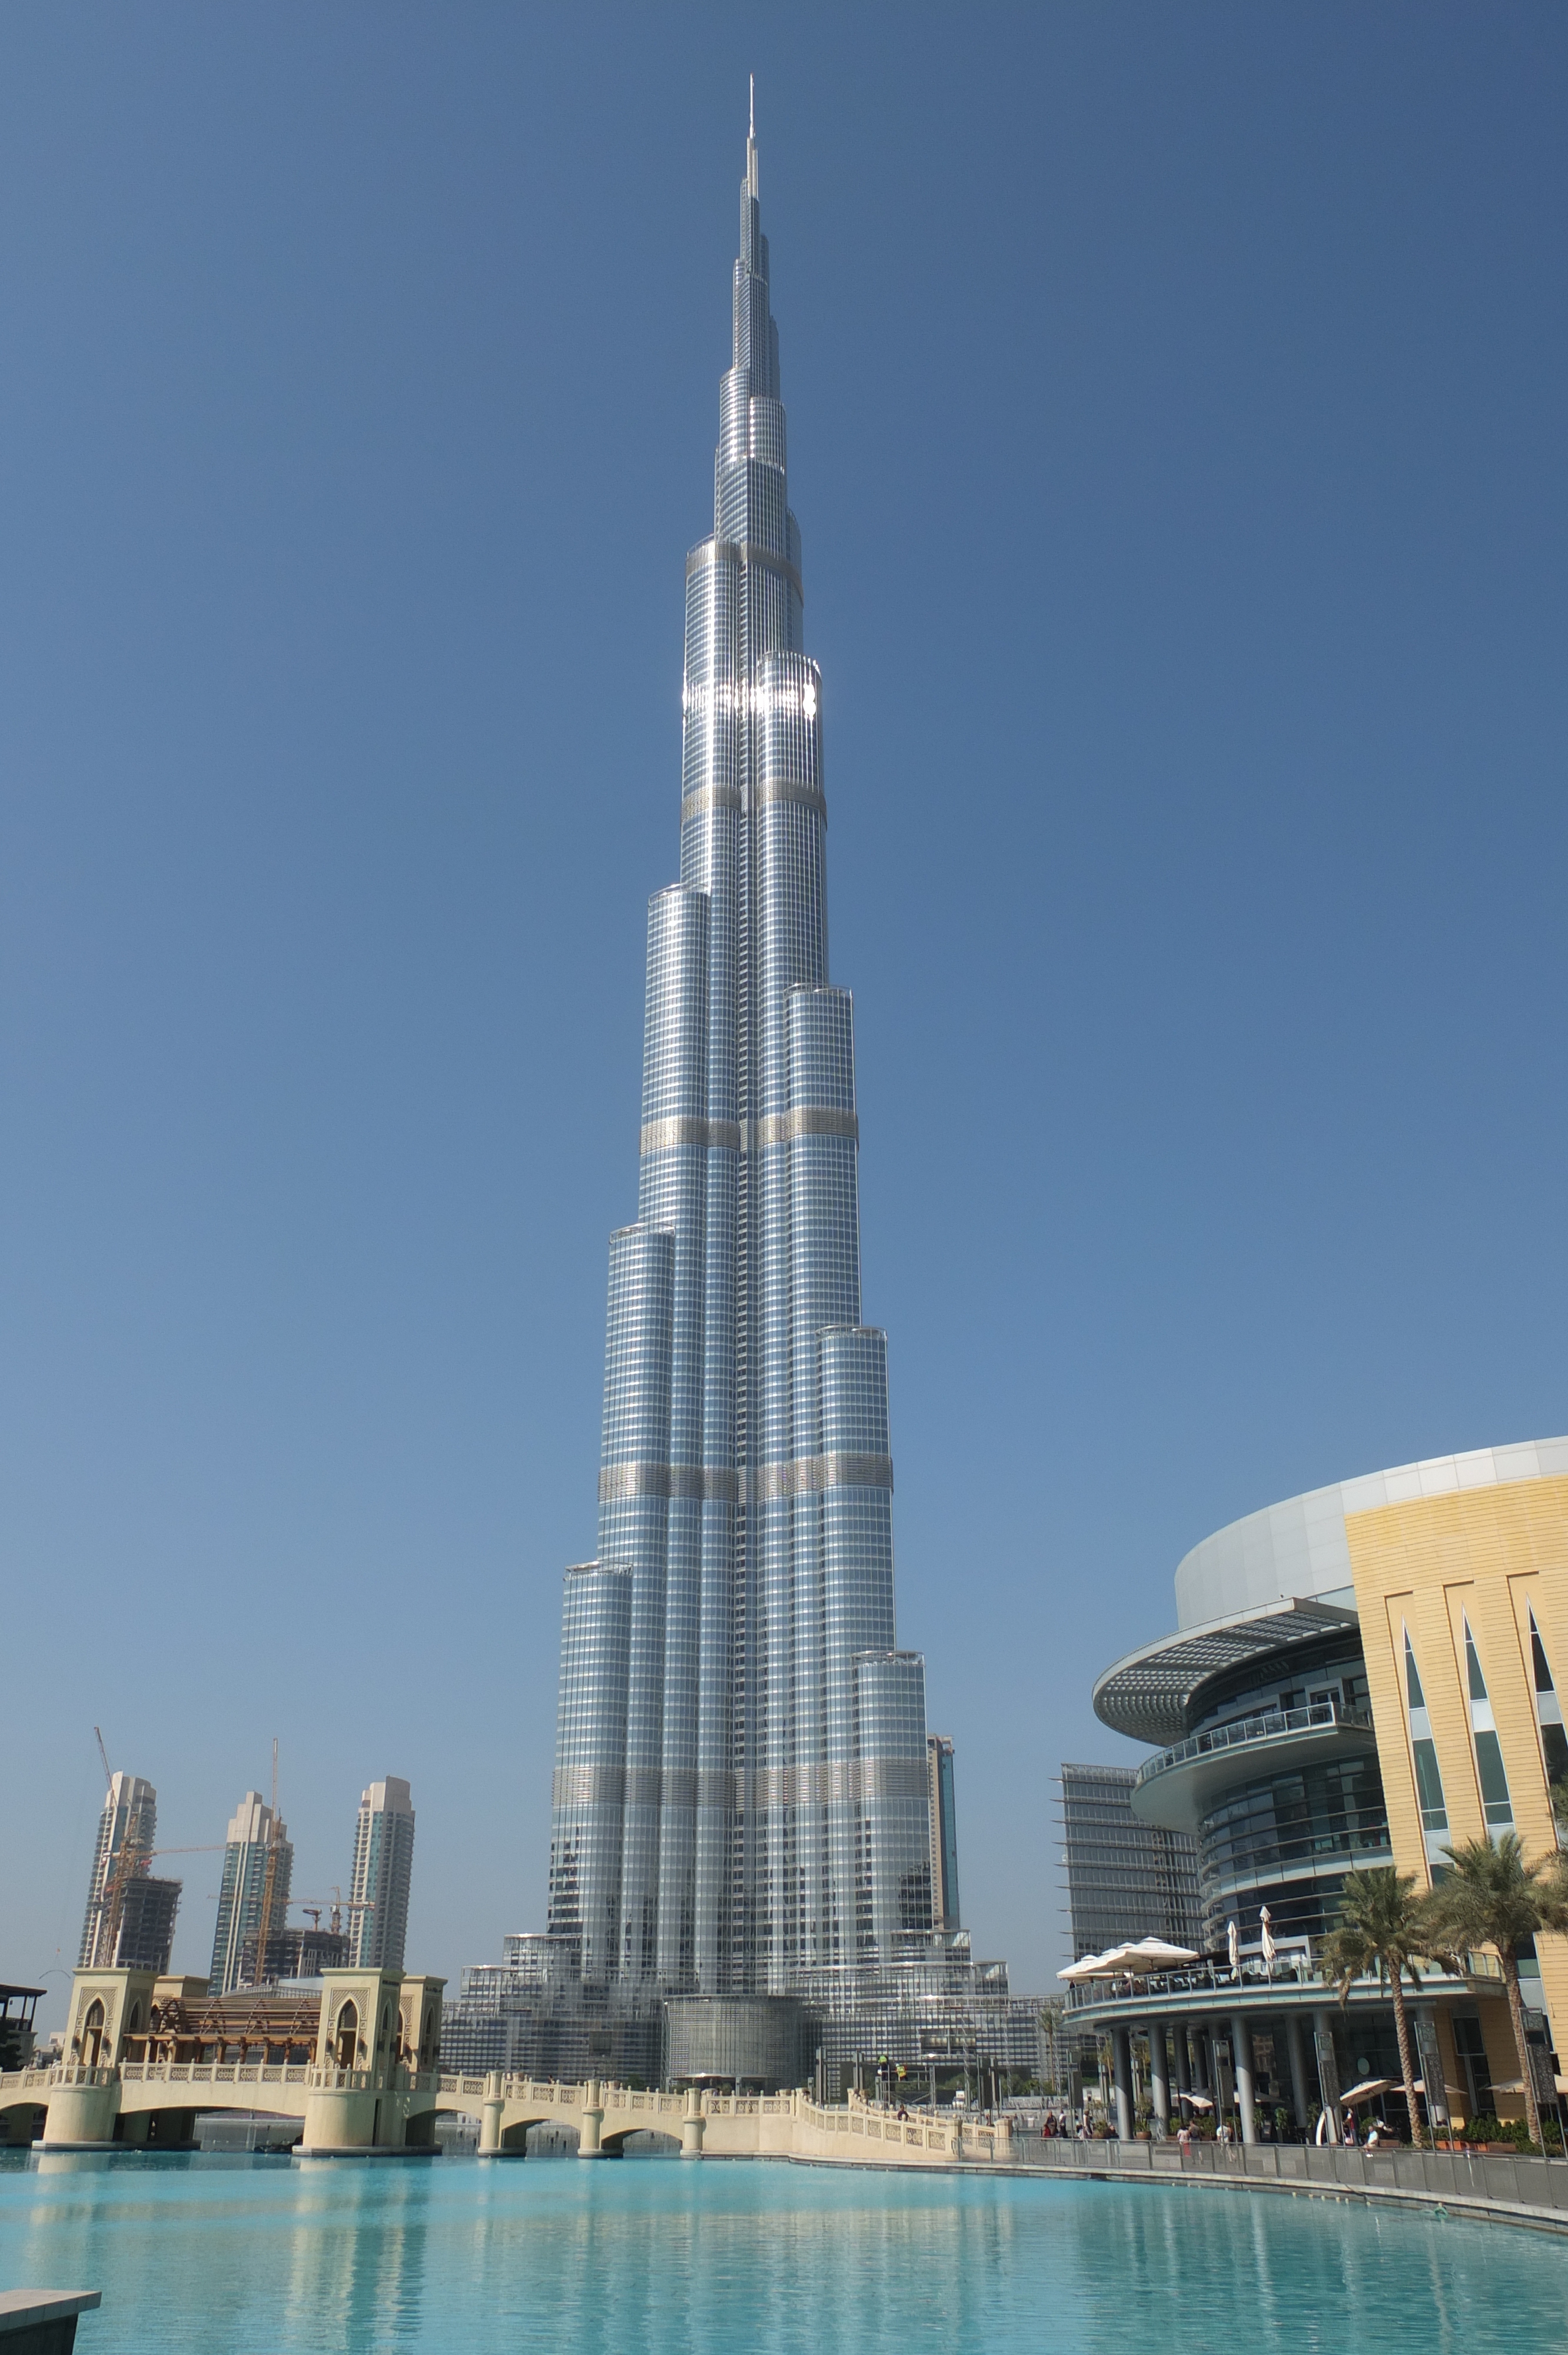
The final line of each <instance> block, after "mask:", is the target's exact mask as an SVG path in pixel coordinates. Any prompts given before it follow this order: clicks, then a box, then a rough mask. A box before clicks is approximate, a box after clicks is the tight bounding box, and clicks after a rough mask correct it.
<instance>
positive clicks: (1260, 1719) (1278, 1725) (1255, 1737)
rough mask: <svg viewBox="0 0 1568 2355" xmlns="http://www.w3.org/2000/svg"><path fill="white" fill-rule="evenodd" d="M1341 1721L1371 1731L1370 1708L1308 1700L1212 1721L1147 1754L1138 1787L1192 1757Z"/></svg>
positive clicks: (1205, 1755) (1312, 1729) (1241, 1747)
mask: <svg viewBox="0 0 1568 2355" xmlns="http://www.w3.org/2000/svg"><path fill="white" fill-rule="evenodd" d="M1334 1725H1342V1726H1345V1727H1347V1728H1348V1729H1349V1730H1350V1731H1351V1732H1355V1733H1372V1732H1375V1728H1374V1727H1373V1724H1372V1711H1371V1710H1365V1709H1347V1708H1346V1707H1345V1706H1344V1704H1343V1703H1342V1702H1341V1701H1337V1700H1315V1701H1309V1702H1308V1705H1307V1706H1306V1708H1304V1709H1266V1710H1258V1711H1256V1712H1255V1714H1254V1715H1253V1716H1251V1717H1234V1718H1232V1719H1230V1720H1229V1721H1228V1722H1227V1723H1225V1724H1224V1725H1212V1726H1210V1727H1209V1728H1208V1730H1207V1731H1206V1732H1202V1733H1190V1734H1189V1735H1188V1736H1187V1739H1186V1740H1185V1742H1172V1743H1171V1747H1170V1749H1169V1750H1161V1751H1159V1752H1157V1753H1156V1754H1155V1755H1154V1756H1153V1757H1152V1758H1146V1759H1145V1760H1144V1762H1143V1764H1142V1765H1141V1766H1140V1767H1139V1770H1138V1788H1139V1789H1140V1790H1141V1789H1142V1787H1143V1785H1145V1784H1146V1783H1151V1782H1153V1780H1154V1778H1155V1777H1156V1775H1158V1774H1170V1772H1171V1768H1172V1767H1173V1766H1185V1765H1186V1764H1188V1763H1189V1762H1190V1761H1191V1760H1192V1759H1194V1758H1207V1757H1211V1756H1212V1755H1213V1753H1215V1752H1216V1751H1218V1752H1224V1751H1226V1750H1243V1749H1250V1748H1251V1747H1252V1745H1253V1743H1254V1742H1277V1741H1279V1740H1280V1739H1282V1738H1283V1737H1284V1736H1285V1735H1287V1734H1291V1733H1311V1732H1316V1731H1317V1730H1318V1729H1319V1727H1321V1728H1325V1729H1326V1728H1328V1727H1330V1726H1334Z"/></svg>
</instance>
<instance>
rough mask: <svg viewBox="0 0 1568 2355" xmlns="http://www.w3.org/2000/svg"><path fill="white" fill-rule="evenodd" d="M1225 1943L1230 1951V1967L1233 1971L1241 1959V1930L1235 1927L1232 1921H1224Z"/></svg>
mask: <svg viewBox="0 0 1568 2355" xmlns="http://www.w3.org/2000/svg"><path fill="white" fill-rule="evenodd" d="M1225 1945H1226V1947H1227V1948H1228V1950H1229V1953H1230V1958H1231V1968H1232V1970H1233V1971H1234V1969H1235V1967H1236V1966H1237V1964H1238V1963H1239V1962H1240V1961H1241V1932H1240V1931H1239V1930H1238V1929H1237V1928H1236V1925H1235V1923H1234V1921H1230V1922H1227V1923H1225Z"/></svg>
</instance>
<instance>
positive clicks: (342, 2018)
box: [335, 2002, 359, 2069]
mask: <svg viewBox="0 0 1568 2355" xmlns="http://www.w3.org/2000/svg"><path fill="white" fill-rule="evenodd" d="M335 2035H336V2044H335V2053H336V2059H337V2065H338V2067H339V2068H340V2069H352V2068H353V2066H354V2063H355V2047H356V2046H357V2044H358V2042H359V2008H358V2006H357V2005H356V2004H355V2003H352V2002H349V2003H345V2004H344V2006H343V2007H342V2009H341V2010H340V2011H339V2013H338V2015H337V2024H336V2030H335Z"/></svg>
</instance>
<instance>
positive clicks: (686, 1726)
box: [549, 137, 933, 1997]
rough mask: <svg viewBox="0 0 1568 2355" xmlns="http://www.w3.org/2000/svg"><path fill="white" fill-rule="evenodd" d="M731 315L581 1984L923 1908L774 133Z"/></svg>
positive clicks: (633, 1284) (577, 1768)
mask: <svg viewBox="0 0 1568 2355" xmlns="http://www.w3.org/2000/svg"><path fill="white" fill-rule="evenodd" d="M732 323H733V338H734V340H733V350H732V365H731V366H730V368H729V369H728V371H727V372H726V375H725V376H724V378H723V380H722V384H721V388H720V396H719V419H720V423H719V442H718V447H717V451H716V453H715V477H714V517H713V529H712V531H711V533H710V534H709V536H708V537H707V538H705V539H703V540H702V541H700V542H699V544H698V545H697V546H696V547H695V548H694V549H692V551H691V553H690V554H689V555H688V556H687V558H686V563H685V574H686V631H685V675H684V689H683V706H684V739H683V766H682V777H681V797H680V817H681V880H680V881H679V882H678V883H675V884H672V885H671V886H670V887H669V888H668V889H667V890H662V891H660V892H659V893H657V894H656V895H655V897H654V898H653V900H652V902H651V905H650V910H649V918H648V967H647V997H646V1018H645V1028H644V1035H643V1067H642V1107H641V1165H640V1167H641V1175H640V1180H639V1188H638V1209H637V1220H636V1222H635V1224H634V1225H632V1226H630V1227H625V1228H622V1229H621V1230H620V1232H619V1233H617V1234H615V1235H613V1236H612V1237H611V1239H610V1246H609V1327H608V1340H607V1348H606V1358H605V1384H604V1422H603V1444H602V1449H601V1456H600V1468H599V1552H598V1558H597V1560H596V1561H593V1562H590V1563H588V1564H586V1565H584V1566H582V1567H581V1568H577V1569H574V1570H571V1571H568V1572H567V1578H566V1593H565V1601H564V1611H563V1627H562V1653H561V1681H560V1705H559V1715H558V1721H557V1737H556V1776H555V1790H554V1814H553V1820H552V1828H551V1848H550V1899H549V1927H550V1931H551V1932H552V1934H556V1935H557V1936H560V1937H564V1938H566V1939H567V1940H568V1941H569V1942H570V1944H571V1945H572V1946H573V1948H574V1949H575V1951H576V1952H577V1955H578V1956H579V1958H580V1966H581V1970H582V1975H583V1978H584V1980H585V1982H588V1983H590V1984H597V1985H600V1986H607V1985H611V1984H613V1985H615V1986H617V1987H620V1989H622V1990H626V1991H630V1992H637V1991H646V1993H647V1994H648V1995H649V1996H651V1997H652V1996H656V1995H658V1994H659V1993H661V1992H671V1993H675V1992H680V1991H683V1990H690V1991H694V1992H699V1993H702V1994H715V1995H724V1994H729V1993H743V1992H757V1993H780V1994H788V1993H789V1992H791V1991H792V1990H796V1989H799V1988H800V1986H801V1984H802V1981H803V1980H804V1979H807V1978H815V1977H821V1974H823V1973H824V1972H825V1973H828V1974H833V1973H839V1972H842V1971H843V1970H845V1969H849V1970H865V1969H878V1968H881V1969H886V1968H888V1967H890V1966H894V1965H895V1964H898V1963H900V1962H903V1961H906V1960H909V1959H912V1958H914V1957H918V1956H921V1955H927V1954H929V1953H930V1952H931V1951H932V1938H933V1924H932V1891H931V1864H930V1823H929V1796H928V1787H929V1786H928V1768H927V1750H926V1684H925V1662H924V1660H923V1659H922V1657H921V1656H920V1655H919V1654H918V1653H916V1652H909V1651H902V1650H900V1649H899V1648H898V1647H897V1636H896V1634H895V1626H894V1606H893V1465H892V1459H891V1456H890V1454H889V1440H888V1425H887V1345H886V1337H885V1334H883V1333H881V1332H879V1331H877V1330H875V1329H874V1328H873V1327H867V1326H864V1325H863V1324H862V1322H861V1286H860V1222H859V1202H858V1190H857V1188H858V1179H857V1174H856V1156H857V1148H858V1140H859V1133H860V1131H859V1121H858V1117H857V1114H856V1110H855V1071H854V1030H853V1005H852V1001H851V998H850V996H849V993H848V992H847V991H846V990H844V989H841V988H836V987H834V986H833V985H832V982H831V981H830V979H829V975H828V925H827V895H826V879H825V858H826V841H827V803H826V800H825V798H824V795H823V789H822V726H823V719H822V685H821V674H820V673H819V671H818V669H817V666H816V664H815V663H814V662H813V661H812V660H811V659H810V656H809V655H807V654H806V653H805V651H804V644H803V632H804V620H803V605H802V597H803V589H802V584H801V567H800V527H799V525H798V524H797V522H796V520H795V517H794V516H793V514H792V513H791V512H790V508H789V485H788V479H787V473H786V457H785V424H784V408H783V403H782V400H781V399H780V394H779V335H778V330H777V328H776V326H775V325H774V323H773V317H772V311H771V305H770V298H769V281H768V240H767V239H766V238H765V237H764V236H763V234H762V229H761V220H760V213H759V207H758V160H757V143H756V139H755V137H750V138H748V139H747V149H746V176H745V179H744V181H743V182H742V184H741V189H740V251H739V256H738V258H737V260H736V263H735V268H734V284H733V290H732Z"/></svg>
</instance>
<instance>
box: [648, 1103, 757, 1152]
mask: <svg viewBox="0 0 1568 2355" xmlns="http://www.w3.org/2000/svg"><path fill="white" fill-rule="evenodd" d="M676 1145H700V1146H703V1147H704V1148H705V1150H710V1151H711V1150H713V1149H715V1148H716V1149H718V1150H719V1151H721V1152H729V1153H738V1152H739V1151H740V1123H739V1121H737V1120H708V1119H706V1118H705V1116H704V1114H701V1113H694V1112H682V1113H673V1114H669V1115H668V1116H667V1117H666V1118H664V1119H663V1120H645V1121H644V1122H643V1124H642V1127H641V1134H640V1135H639V1137H638V1150H639V1151H640V1152H641V1153H668V1152H669V1150H670V1148H671V1147H672V1146H676Z"/></svg>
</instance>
